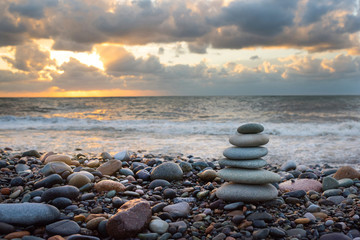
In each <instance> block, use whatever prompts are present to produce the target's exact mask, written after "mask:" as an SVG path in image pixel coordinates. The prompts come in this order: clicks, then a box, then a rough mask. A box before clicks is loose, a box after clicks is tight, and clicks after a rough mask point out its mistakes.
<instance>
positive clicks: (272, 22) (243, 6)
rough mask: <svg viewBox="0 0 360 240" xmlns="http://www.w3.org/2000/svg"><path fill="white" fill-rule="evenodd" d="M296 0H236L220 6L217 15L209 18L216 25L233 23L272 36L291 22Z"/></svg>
mask: <svg viewBox="0 0 360 240" xmlns="http://www.w3.org/2000/svg"><path fill="white" fill-rule="evenodd" d="M297 2H298V1H288V0H255V1H236V2H231V3H230V4H229V6H227V7H224V8H222V10H221V13H220V15H219V16H216V17H215V18H209V22H210V23H212V24H214V25H215V26H217V27H221V26H229V25H235V26H237V27H238V28H239V31H244V32H246V33H250V34H255V35H261V36H264V35H265V36H274V35H276V34H279V33H281V32H282V31H283V29H284V27H286V26H291V25H292V24H293V20H294V16H295V10H296V6H297Z"/></svg>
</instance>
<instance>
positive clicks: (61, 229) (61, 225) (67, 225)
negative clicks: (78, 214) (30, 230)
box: [45, 220, 80, 236]
mask: <svg viewBox="0 0 360 240" xmlns="http://www.w3.org/2000/svg"><path fill="white" fill-rule="evenodd" d="M45 229H46V232H47V233H48V234H50V235H60V236H69V235H72V234H77V233H79V232H80V226H79V225H78V224H77V223H76V222H74V221H71V220H61V221H58V222H54V223H52V224H49V225H47V226H46V228H45Z"/></svg>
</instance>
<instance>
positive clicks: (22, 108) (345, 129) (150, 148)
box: [0, 96, 360, 166]
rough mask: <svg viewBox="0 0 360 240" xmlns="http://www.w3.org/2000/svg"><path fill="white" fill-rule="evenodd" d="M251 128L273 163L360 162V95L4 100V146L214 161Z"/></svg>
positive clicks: (0, 119) (0, 125) (0, 143)
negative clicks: (263, 138)
mask: <svg viewBox="0 0 360 240" xmlns="http://www.w3.org/2000/svg"><path fill="white" fill-rule="evenodd" d="M248 122H257V123H261V124H263V126H264V127H265V131H264V134H268V135H269V136H270V142H269V143H268V144H267V145H266V147H267V148H268V151H269V154H268V155H267V156H266V157H264V159H266V160H267V161H268V162H269V163H273V164H282V163H283V162H286V161H287V160H294V161H296V162H297V163H298V164H325V163H327V164H330V165H335V166H336V165H344V164H347V165H357V166H359V164H360V96H210V97H106V98H0V148H2V149H3V148H5V147H9V148H12V149H13V151H18V152H20V151H25V150H30V149H36V150H38V151H40V152H46V151H54V152H58V153H65V154H74V153H78V152H80V153H86V154H100V153H101V152H103V151H106V152H109V153H111V154H115V153H117V152H120V151H123V150H128V151H132V152H141V153H142V154H150V153H151V154H157V155H160V154H162V155H171V156H181V155H182V156H185V157H186V156H189V155H191V156H194V157H197V158H200V159H207V160H210V159H219V158H222V152H223V150H224V149H225V148H227V147H230V146H231V144H230V143H229V142H228V139H229V137H230V136H231V135H233V134H235V133H236V129H237V128H238V127H239V126H240V125H242V124H244V123H248Z"/></svg>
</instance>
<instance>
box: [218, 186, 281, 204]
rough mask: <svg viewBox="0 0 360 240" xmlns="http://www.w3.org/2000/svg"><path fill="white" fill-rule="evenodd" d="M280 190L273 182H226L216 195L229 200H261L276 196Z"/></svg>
mask: <svg viewBox="0 0 360 240" xmlns="http://www.w3.org/2000/svg"><path fill="white" fill-rule="evenodd" d="M277 195H278V190H277V189H276V188H275V187H274V186H273V185H271V184H264V185H250V184H238V183H225V184H224V185H222V186H221V187H220V188H219V189H217V191H216V196H217V197H218V198H220V199H223V200H225V201H229V202H239V201H242V202H261V201H268V200H272V199H274V198H276V197H277Z"/></svg>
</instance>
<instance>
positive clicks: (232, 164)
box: [216, 123, 280, 202]
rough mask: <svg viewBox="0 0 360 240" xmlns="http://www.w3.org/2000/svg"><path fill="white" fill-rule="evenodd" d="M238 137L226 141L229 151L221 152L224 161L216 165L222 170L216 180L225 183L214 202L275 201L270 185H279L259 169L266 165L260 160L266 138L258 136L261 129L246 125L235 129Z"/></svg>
mask: <svg viewBox="0 0 360 240" xmlns="http://www.w3.org/2000/svg"><path fill="white" fill-rule="evenodd" d="M237 131H238V133H237V134H236V135H234V136H232V137H230V139H229V142H230V143H231V144H233V145H234V146H233V147H229V148H227V149H225V151H224V153H223V154H224V156H225V157H226V158H225V159H221V160H220V161H219V163H220V165H223V166H225V167H226V168H224V169H222V170H220V171H219V172H218V176H219V177H220V178H222V179H224V180H225V181H229V183H225V184H224V185H222V186H221V187H220V188H219V189H218V190H217V191H216V195H217V197H218V198H220V199H223V200H226V201H230V202H237V201H243V202H258V201H268V200H271V199H274V198H276V197H277V194H278V191H277V189H276V188H275V187H274V186H273V185H272V184H271V183H275V182H279V181H280V176H279V175H278V174H276V173H273V172H270V171H267V170H264V169H261V167H264V166H265V165H266V161H265V160H263V159H261V157H263V156H265V155H266V154H267V153H268V151H267V148H265V147H260V146H262V145H265V144H267V143H268V142H269V137H268V136H267V135H265V134H260V133H261V132H262V131H264V127H263V126H262V125H261V124H258V123H247V124H244V125H241V126H240V127H239V128H238V129H237Z"/></svg>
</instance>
